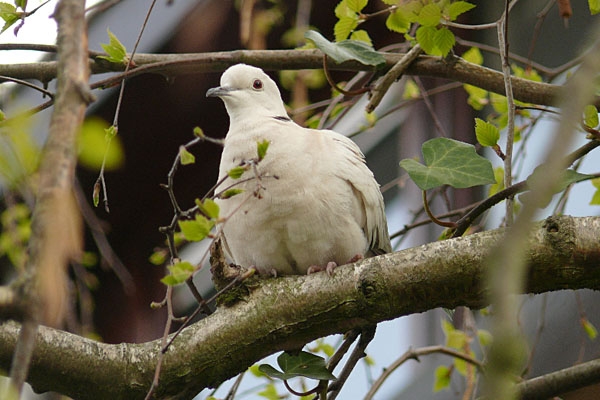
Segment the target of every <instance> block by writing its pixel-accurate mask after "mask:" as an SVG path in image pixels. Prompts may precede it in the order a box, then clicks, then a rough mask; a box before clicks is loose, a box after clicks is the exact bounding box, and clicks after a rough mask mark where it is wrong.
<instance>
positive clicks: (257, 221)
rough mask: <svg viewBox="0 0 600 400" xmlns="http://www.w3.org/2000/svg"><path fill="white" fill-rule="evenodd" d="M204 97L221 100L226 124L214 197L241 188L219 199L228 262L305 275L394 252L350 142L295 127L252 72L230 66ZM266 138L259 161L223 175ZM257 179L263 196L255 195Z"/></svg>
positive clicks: (378, 198)
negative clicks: (231, 174)
mask: <svg viewBox="0 0 600 400" xmlns="http://www.w3.org/2000/svg"><path fill="white" fill-rule="evenodd" d="M206 96H207V97H220V98H221V99H222V100H223V102H224V103H225V107H226V109H227V113H228V114H229V121H230V125H229V131H228V132H227V136H226V137H225V147H224V149H223V154H222V156H221V164H220V168H219V180H221V179H225V181H224V183H222V184H221V185H220V186H219V189H217V192H218V191H219V190H222V189H223V188H227V187H230V186H231V185H235V184H236V182H239V183H238V184H237V185H236V186H235V187H237V188H240V189H243V190H244V191H245V192H244V193H242V194H239V195H236V196H233V197H230V198H226V199H217V203H218V204H219V206H220V210H221V213H220V215H221V216H222V217H224V218H226V222H225V223H224V226H223V228H222V229H223V239H224V240H223V242H224V243H223V244H224V246H223V247H224V250H225V253H226V255H227V256H228V257H229V258H230V259H231V261H233V262H234V263H235V264H238V265H241V266H243V267H251V266H254V267H256V268H257V269H258V270H259V271H261V272H263V273H274V274H281V275H287V274H305V273H310V272H313V271H319V270H323V269H327V271H328V272H330V271H331V270H332V268H334V267H335V266H337V265H341V264H346V263H348V262H353V261H356V260H358V259H360V258H363V257H364V256H367V257H368V256H373V255H377V254H383V253H386V252H390V251H391V245H390V238H389V234H388V230H387V222H386V218H385V213H384V205H383V197H382V195H381V192H380V190H379V185H378V184H377V182H376V181H375V178H374V177H373V173H372V172H371V171H370V170H369V168H368V167H367V165H366V164H365V159H364V155H363V154H362V152H361V151H360V149H359V148H358V146H357V145H356V144H355V143H354V142H353V141H352V140H350V139H348V138H347V137H345V136H343V135H341V134H339V133H337V132H334V131H331V130H316V129H307V128H303V127H301V126H299V125H297V124H296V123H295V122H293V121H292V120H291V119H290V118H289V117H288V115H287V113H286V110H285V107H284V104H283V101H282V100H281V95H280V93H279V89H278V88H277V85H276V84H275V82H273V80H272V79H271V78H269V76H268V75H267V74H265V73H264V72H263V71H262V70H261V69H259V68H256V67H252V66H249V65H246V64H237V65H234V66H232V67H230V68H228V69H227V70H226V71H225V72H224V73H223V75H222V76H221V86H219V87H216V88H213V89H209V90H208V92H206ZM264 140H267V141H268V142H269V147H268V150H267V153H266V155H265V157H264V159H263V160H261V161H260V162H259V163H258V164H257V165H256V167H255V168H249V169H248V170H247V171H245V172H244V175H243V176H242V177H241V178H240V179H237V180H233V179H231V178H229V177H227V172H228V171H230V170H231V169H232V168H234V167H237V166H239V165H240V163H242V162H244V161H249V160H251V159H256V158H257V142H261V141H264ZM256 177H260V185H261V186H262V190H260V196H255V195H253V193H254V192H255V191H256V188H257V182H258V180H257V179H256ZM247 178H248V179H247ZM252 178H255V179H252Z"/></svg>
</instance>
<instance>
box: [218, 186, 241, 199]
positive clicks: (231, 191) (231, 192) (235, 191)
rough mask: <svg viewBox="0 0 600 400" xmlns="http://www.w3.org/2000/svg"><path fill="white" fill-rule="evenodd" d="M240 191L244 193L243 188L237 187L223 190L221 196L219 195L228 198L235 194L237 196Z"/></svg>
mask: <svg viewBox="0 0 600 400" xmlns="http://www.w3.org/2000/svg"><path fill="white" fill-rule="evenodd" d="M240 193H244V190H243V189H237V188H232V189H227V190H226V191H225V192H223V194H222V195H221V196H219V197H220V198H221V199H228V198H230V197H233V196H237V195H238V194H240Z"/></svg>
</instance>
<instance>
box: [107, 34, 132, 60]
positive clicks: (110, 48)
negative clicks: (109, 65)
mask: <svg viewBox="0 0 600 400" xmlns="http://www.w3.org/2000/svg"><path fill="white" fill-rule="evenodd" d="M107 32H108V38H109V42H108V44H105V43H102V44H100V46H102V49H103V50H104V51H105V52H106V54H108V56H100V58H103V59H105V60H108V61H110V62H113V63H117V64H127V62H128V61H129V60H128V59H127V50H126V49H125V46H123V43H121V42H120V41H119V39H117V37H116V36H115V35H114V34H113V33H112V32H111V31H110V29H107Z"/></svg>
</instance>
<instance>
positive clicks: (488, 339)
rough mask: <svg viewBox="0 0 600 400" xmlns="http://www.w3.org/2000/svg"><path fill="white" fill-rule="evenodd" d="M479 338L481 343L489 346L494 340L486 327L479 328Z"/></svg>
mask: <svg viewBox="0 0 600 400" xmlns="http://www.w3.org/2000/svg"><path fill="white" fill-rule="evenodd" d="M477 338H478V339H479V343H480V344H481V345H482V346H489V345H490V344H492V341H493V340H494V338H493V336H492V334H491V333H490V331H487V330H485V329H478V330H477Z"/></svg>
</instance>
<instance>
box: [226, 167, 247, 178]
mask: <svg viewBox="0 0 600 400" xmlns="http://www.w3.org/2000/svg"><path fill="white" fill-rule="evenodd" d="M246 169H247V168H246V167H242V166H240V167H233V168H231V169H230V170H229V171H227V175H229V177H230V178H231V179H240V177H241V176H242V175H243V174H244V172H246Z"/></svg>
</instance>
